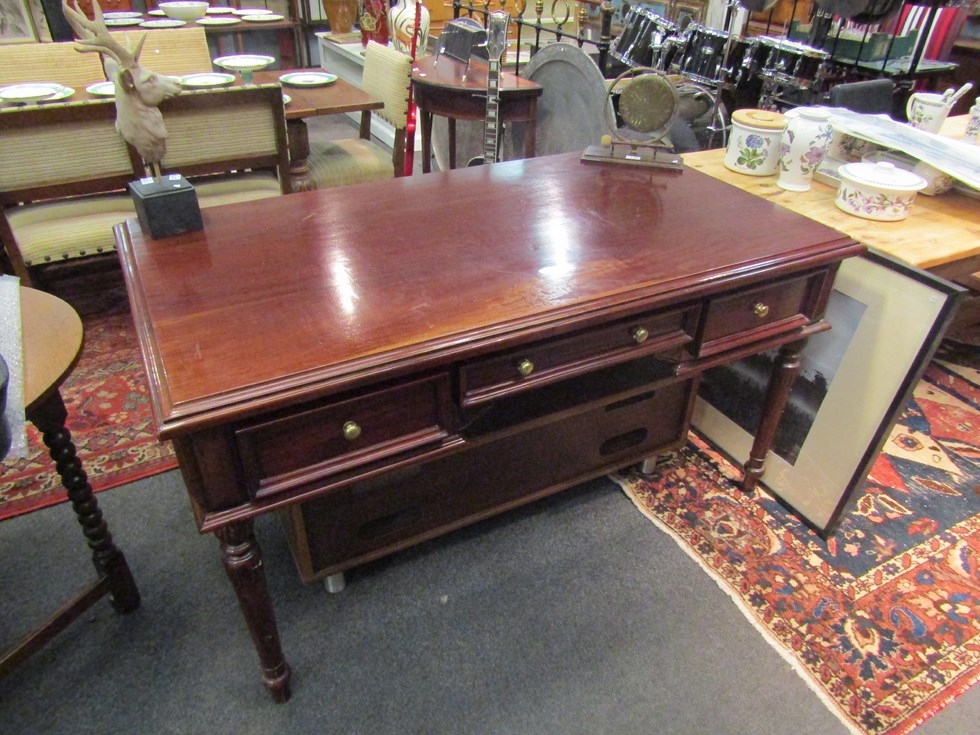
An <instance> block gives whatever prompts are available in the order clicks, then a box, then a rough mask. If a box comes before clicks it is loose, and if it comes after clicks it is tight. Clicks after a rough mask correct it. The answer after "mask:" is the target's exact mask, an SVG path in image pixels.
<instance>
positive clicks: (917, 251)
mask: <svg viewBox="0 0 980 735" xmlns="http://www.w3.org/2000/svg"><path fill="white" fill-rule="evenodd" d="M965 127H966V116H957V117H956V118H951V119H950V120H948V121H947V123H946V125H945V126H944V127H943V134H946V135H949V136H950V137H958V136H962V135H963V130H964V129H965ZM683 158H684V163H685V165H687V166H690V167H691V168H693V169H697V170H698V171H701V172H703V173H706V174H707V175H708V176H711V177H712V178H715V179H718V180H719V181H724V182H726V183H728V184H731V185H732V186H735V187H738V188H739V189H741V190H742V191H747V192H748V193H750V194H753V195H755V196H757V197H761V198H762V199H766V200H768V201H770V202H772V203H773V204H778V205H779V206H781V207H785V208H786V209H788V210H790V211H791V212H796V213H798V214H802V215H804V216H805V217H809V218H810V219H812V220H816V221H817V222H822V223H824V224H826V225H829V226H831V227H833V228H834V229H836V230H840V231H841V232H844V233H846V234H848V235H850V236H851V237H853V238H854V239H855V240H858V241H859V242H860V243H862V244H863V245H866V246H868V247H869V248H874V249H875V250H880V251H881V252H883V253H888V254H889V255H892V256H894V257H896V258H899V259H900V260H903V261H905V262H906V263H909V264H910V265H913V266H915V267H917V268H922V269H923V270H927V271H930V272H932V273H934V274H936V275H938V276H941V277H943V278H949V279H956V278H959V277H962V276H966V275H969V274H971V273H974V272H976V271H978V270H980V202H978V201H977V200H976V199H974V198H971V197H969V196H966V195H965V194H959V193H957V192H955V191H950V192H947V193H945V194H941V195H939V196H925V195H923V194H920V195H919V196H917V197H916V199H915V204H914V205H913V206H912V212H911V214H910V215H909V217H908V218H907V219H905V220H902V221H900V222H875V221H872V220H867V219H862V218H861V217H855V216H854V215H852V214H848V213H846V212H844V211H842V210H841V209H839V208H838V207H837V205H836V204H834V197H835V195H836V192H835V190H834V188H833V187H830V186H827V185H826V184H822V183H820V182H819V181H814V182H813V186H812V188H811V189H810V190H809V191H804V192H792V191H786V190H785V189H780V188H779V187H778V186H776V179H777V178H778V177H777V176H776V175H772V176H748V175H746V174H740V173H736V172H734V171H731V170H729V169H727V168H725V163H724V161H725V150H724V149H714V150H708V151H699V152H697V153H685V154H684V157H683Z"/></svg>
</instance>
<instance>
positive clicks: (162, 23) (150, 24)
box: [140, 18, 187, 28]
mask: <svg viewBox="0 0 980 735" xmlns="http://www.w3.org/2000/svg"><path fill="white" fill-rule="evenodd" d="M186 25H187V21H186V20H177V19H176V18H160V20H144V21H143V22H142V23H140V26H142V27H143V28H180V27H181V26H186Z"/></svg>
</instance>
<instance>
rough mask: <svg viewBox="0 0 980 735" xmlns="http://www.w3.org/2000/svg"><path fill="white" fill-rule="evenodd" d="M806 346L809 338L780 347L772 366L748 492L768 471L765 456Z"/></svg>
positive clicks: (746, 486)
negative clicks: (766, 470) (765, 466)
mask: <svg viewBox="0 0 980 735" xmlns="http://www.w3.org/2000/svg"><path fill="white" fill-rule="evenodd" d="M805 345H806V340H805V339H801V340H799V341H797V342H791V343H790V344H787V345H783V346H782V347H781V348H780V349H779V355H778V357H777V358H776V364H775V365H774V366H773V370H772V375H771V376H770V377H769V387H768V389H767V390H766V398H765V402H764V403H763V406H762V417H761V418H760V419H759V428H758V429H757V430H756V432H755V440H754V441H753V443H752V451H751V452H750V454H749V459H748V460H747V461H746V462H745V474H744V476H743V478H742V489H743V490H745V491H746V492H749V491H751V490H752V489H753V488H755V485H756V483H757V482H758V481H759V478H760V477H762V473H763V472H764V470H765V468H764V465H765V463H766V457H767V456H768V454H769V449H770V448H771V447H772V443H773V440H774V439H775V438H776V430H777V429H778V428H779V422H780V420H781V419H782V418H783V411H784V410H785V408H786V401H787V400H788V399H789V393H790V390H791V389H792V387H793V383H794V382H796V377H797V376H798V375H799V374H800V354H801V352H802V351H803V347H804V346H805Z"/></svg>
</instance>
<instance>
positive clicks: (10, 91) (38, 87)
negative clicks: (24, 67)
mask: <svg viewBox="0 0 980 735" xmlns="http://www.w3.org/2000/svg"><path fill="white" fill-rule="evenodd" d="M66 92H67V93H66ZM73 94H75V90H74V89H72V88H71V87H65V86H63V85H61V84H57V83H56V82H32V83H27V84H11V85H9V86H7V87H3V88H0V100H2V101H4V102H16V103H22V104H35V103H38V102H54V101H55V100H63V99H65V98H66V97H71V96H72V95H73Z"/></svg>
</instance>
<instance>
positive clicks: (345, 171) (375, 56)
mask: <svg viewBox="0 0 980 735" xmlns="http://www.w3.org/2000/svg"><path fill="white" fill-rule="evenodd" d="M411 75H412V60H411V58H410V57H408V56H406V55H405V54H403V53H400V52H398V51H395V50H394V49H393V48H388V47H385V46H381V45H380V44H377V43H375V42H373V41H372V42H371V43H369V44H368V47H367V50H366V51H365V52H364V78H363V82H362V86H363V87H364V90H365V91H367V92H368V93H370V94H372V95H374V96H375V97H379V98H380V99H382V100H383V101H384V104H385V106H384V109H383V110H379V111H377V112H375V113H373V114H376V115H379V116H380V117H382V118H384V119H385V120H387V121H388V122H389V123H391V124H392V125H393V126H394V127H395V129H396V130H397V131H399V134H398V135H396V145H398V142H399V141H402V143H403V141H404V137H403V134H404V130H405V126H406V125H407V123H408V87H409V84H410V83H411ZM396 160H401V159H400V157H398V156H397V155H396V154H395V153H393V152H391V151H388V150H387V149H386V148H383V147H382V146H379V145H378V144H376V143H374V142H373V141H370V140H363V139H361V138H351V139H345V140H333V141H329V142H320V143H317V144H314V145H313V146H312V147H311V150H310V157H309V159H308V161H307V164H308V166H309V170H310V177H311V178H312V179H313V182H314V183H315V185H316V187H317V188H318V189H328V188H330V187H333V186H346V185H348V184H358V183H361V182H364V181H375V180H377V179H390V178H392V177H394V176H400V175H401V174H402V172H401V171H396V170H395V165H396V164H395V161H396Z"/></svg>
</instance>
